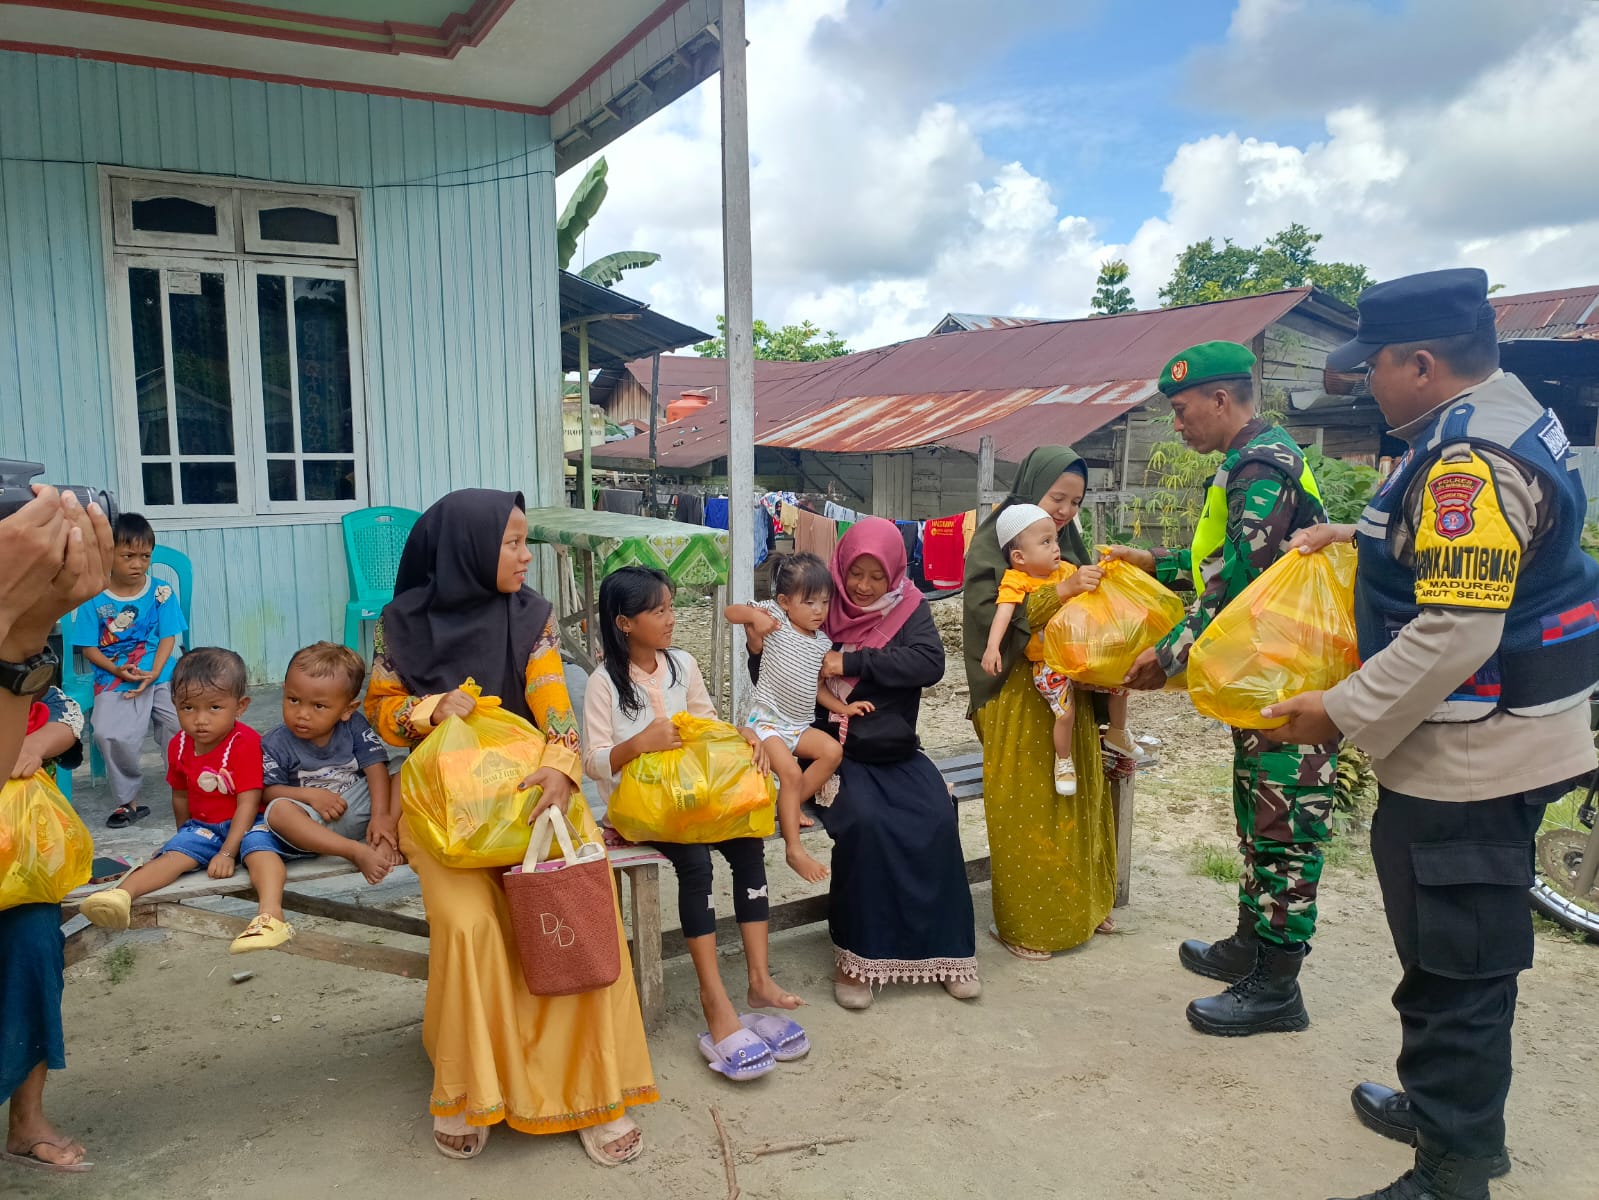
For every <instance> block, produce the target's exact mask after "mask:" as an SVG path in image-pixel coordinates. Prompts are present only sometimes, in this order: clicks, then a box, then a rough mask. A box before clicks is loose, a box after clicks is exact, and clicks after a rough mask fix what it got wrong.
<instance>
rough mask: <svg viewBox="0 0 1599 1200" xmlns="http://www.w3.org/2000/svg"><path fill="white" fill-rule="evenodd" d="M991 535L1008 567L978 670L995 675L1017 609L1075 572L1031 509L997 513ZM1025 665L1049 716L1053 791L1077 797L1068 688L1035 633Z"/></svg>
mask: <svg viewBox="0 0 1599 1200" xmlns="http://www.w3.org/2000/svg"><path fill="white" fill-rule="evenodd" d="M994 532H995V533H996V534H997V535H998V537H999V544H1000V547H1001V549H1003V550H1004V552H1005V556H1006V558H1007V559H1008V560H1009V562H1010V567H1009V568H1008V569H1007V570H1006V571H1005V574H1004V576H1003V577H1002V578H1001V579H1000V581H999V603H998V606H997V607H996V608H995V610H994V623H993V624H992V625H990V626H989V629H988V646H987V648H986V649H985V650H984V651H983V670H985V671H987V672H988V673H989V674H990V675H998V674H999V673H1000V671H1001V670H1002V669H1003V666H1004V663H1003V659H1002V657H1001V654H1000V646H1001V645H1002V644H1003V643H1004V641H1005V631H1006V630H1008V629H1009V628H1010V623H1011V619H1012V618H1013V617H1014V616H1015V614H1016V608H1017V606H1018V605H1021V604H1026V603H1027V597H1028V596H1030V595H1032V593H1034V592H1036V591H1037V590H1038V589H1039V588H1043V587H1054V586H1055V585H1056V584H1058V583H1059V582H1060V581H1061V580H1063V579H1065V578H1066V577H1067V576H1069V575H1071V574H1073V573H1074V572H1075V571H1076V570H1077V568H1076V567H1074V566H1072V565H1071V563H1068V562H1062V561H1061V557H1060V543H1059V541H1058V536H1057V535H1058V533H1059V531H1058V530H1057V529H1056V528H1055V521H1054V519H1053V518H1052V517H1051V516H1050V515H1049V514H1048V513H1047V512H1045V511H1044V510H1043V509H1042V508H1040V507H1038V505H1036V504H1013V505H1011V506H1010V507H1009V508H1007V509H1006V510H1005V511H1004V512H1002V513H1000V514H999V520H998V522H996V525H995V530H994ZM1026 653H1027V661H1028V662H1030V663H1032V664H1033V686H1034V687H1036V688H1037V689H1038V694H1039V695H1040V696H1042V697H1043V698H1044V701H1045V702H1046V703H1047V704H1048V705H1049V709H1050V711H1051V712H1052V713H1054V714H1055V728H1054V731H1053V733H1054V742H1055V791H1056V792H1057V793H1059V794H1060V795H1062V796H1074V795H1076V794H1077V771H1076V768H1075V767H1074V766H1073V764H1072V684H1071V680H1069V679H1067V678H1066V676H1064V675H1062V674H1061V673H1060V672H1059V671H1055V670H1053V669H1051V667H1050V665H1049V664H1048V663H1046V662H1045V661H1044V631H1043V630H1042V629H1035V630H1034V631H1033V635H1032V636H1031V637H1030V638H1028V639H1027V651H1026Z"/></svg>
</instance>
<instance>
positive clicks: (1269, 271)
mask: <svg viewBox="0 0 1599 1200" xmlns="http://www.w3.org/2000/svg"><path fill="white" fill-rule="evenodd" d="M1320 241H1321V234H1319V233H1311V232H1310V230H1308V229H1307V228H1305V227H1304V226H1303V225H1300V224H1298V223H1297V222H1295V223H1294V224H1292V225H1290V226H1288V228H1287V229H1284V230H1282V231H1280V232H1278V233H1274V234H1273V235H1272V236H1271V237H1269V238H1267V239H1266V241H1265V242H1264V243H1262V244H1261V245H1259V246H1240V245H1238V243H1236V242H1234V241H1233V240H1232V238H1226V239H1224V240H1223V241H1222V244H1221V246H1220V247H1218V246H1217V245H1216V241H1215V239H1214V238H1206V239H1205V240H1204V241H1202V242H1195V243H1193V244H1192V245H1191V246H1189V247H1188V248H1187V249H1185V250H1184V251H1183V252H1182V253H1181V254H1179V255H1178V256H1177V263H1176V266H1175V268H1174V269H1173V271H1172V277H1171V280H1170V281H1169V282H1168V283H1167V284H1166V286H1165V287H1163V288H1161V289H1160V298H1161V302H1162V303H1163V304H1165V305H1166V306H1167V307H1170V306H1172V305H1176V304H1199V303H1202V302H1204V301H1207V300H1228V299H1231V298H1232V297H1234V296H1254V295H1258V294H1260V293H1261V292H1275V291H1280V290H1282V289H1283V288H1290V287H1304V286H1305V285H1306V284H1312V285H1314V286H1316V287H1319V288H1321V289H1322V290H1323V291H1325V292H1329V293H1331V294H1332V295H1334V296H1336V297H1337V298H1338V299H1340V300H1342V301H1343V302H1344V303H1346V304H1350V305H1352V304H1354V302H1355V298H1356V297H1357V296H1359V295H1360V293H1361V292H1362V291H1363V290H1364V289H1366V288H1368V287H1370V286H1371V285H1372V284H1373V283H1375V282H1376V281H1375V280H1374V279H1372V277H1371V273H1370V272H1369V271H1367V270H1366V268H1365V267H1363V266H1361V265H1360V264H1359V263H1344V262H1335V263H1323V262H1317V261H1316V245H1317V243H1319V242H1320Z"/></svg>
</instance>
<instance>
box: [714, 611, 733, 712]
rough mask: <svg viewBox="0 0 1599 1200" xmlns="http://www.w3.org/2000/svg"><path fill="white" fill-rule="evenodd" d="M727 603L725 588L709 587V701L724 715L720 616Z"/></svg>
mask: <svg viewBox="0 0 1599 1200" xmlns="http://www.w3.org/2000/svg"><path fill="white" fill-rule="evenodd" d="M726 605H727V588H726V587H724V586H722V585H718V586H716V587H714V588H712V589H711V703H712V704H713V705H715V706H716V711H717V712H719V713H721V714H722V715H723V716H724V717H725V716H727V715H728V714H727V712H726V710H725V709H723V707H722V705H723V703H724V696H725V694H726V693H725V692H724V691H723V689H724V688H725V687H726V686H727V676H726V675H725V674H723V670H724V667H726V666H727V665H730V664H727V663H725V662H724V660H725V659H726V657H727V656H726V655H725V654H724V653H723V647H724V646H726V645H727V622H726V618H725V617H723V616H722V609H723V608H725V607H726Z"/></svg>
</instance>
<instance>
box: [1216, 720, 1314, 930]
mask: <svg viewBox="0 0 1599 1200" xmlns="http://www.w3.org/2000/svg"><path fill="white" fill-rule="evenodd" d="M1337 766H1338V745H1337V743H1336V742H1334V743H1330V744H1328V745H1324V746H1278V745H1276V744H1274V743H1272V742H1270V741H1268V740H1267V739H1266V738H1265V737H1264V736H1262V735H1261V734H1260V733H1259V732H1257V731H1255V730H1249V729H1235V730H1233V814H1234V816H1235V817H1236V818H1237V820H1238V848H1239V850H1240V851H1242V852H1243V856H1244V873H1243V877H1242V878H1241V880H1240V881H1239V885H1238V903H1239V904H1241V905H1243V906H1244V907H1245V908H1247V909H1249V910H1251V911H1252V912H1254V914H1255V930H1256V932H1258V933H1259V934H1260V936H1261V937H1262V938H1264V939H1265V940H1266V941H1269V942H1276V943H1278V944H1282V943H1293V942H1308V941H1309V940H1310V936H1311V934H1313V933H1314V932H1315V931H1316V885H1317V884H1318V883H1319V882H1320V881H1321V866H1322V854H1321V846H1322V843H1323V842H1325V841H1326V840H1327V837H1328V835H1329V834H1330V833H1331V831H1332V807H1333V780H1334V777H1335V774H1336V770H1337Z"/></svg>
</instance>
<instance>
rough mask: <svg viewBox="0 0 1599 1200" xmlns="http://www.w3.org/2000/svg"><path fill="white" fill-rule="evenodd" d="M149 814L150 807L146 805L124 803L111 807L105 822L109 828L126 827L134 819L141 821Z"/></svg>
mask: <svg viewBox="0 0 1599 1200" xmlns="http://www.w3.org/2000/svg"><path fill="white" fill-rule="evenodd" d="M149 815H150V809H149V806H148V805H144V804H124V805H122V806H121V807H119V808H113V809H112V810H111V815H110V816H109V817H107V818H106V819H105V823H106V827H107V828H109V829H126V828H127V827H128V826H129V825H132V824H133V823H134V822H135V821H142V820H144V819H145V818H146V817H148V816H149Z"/></svg>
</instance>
